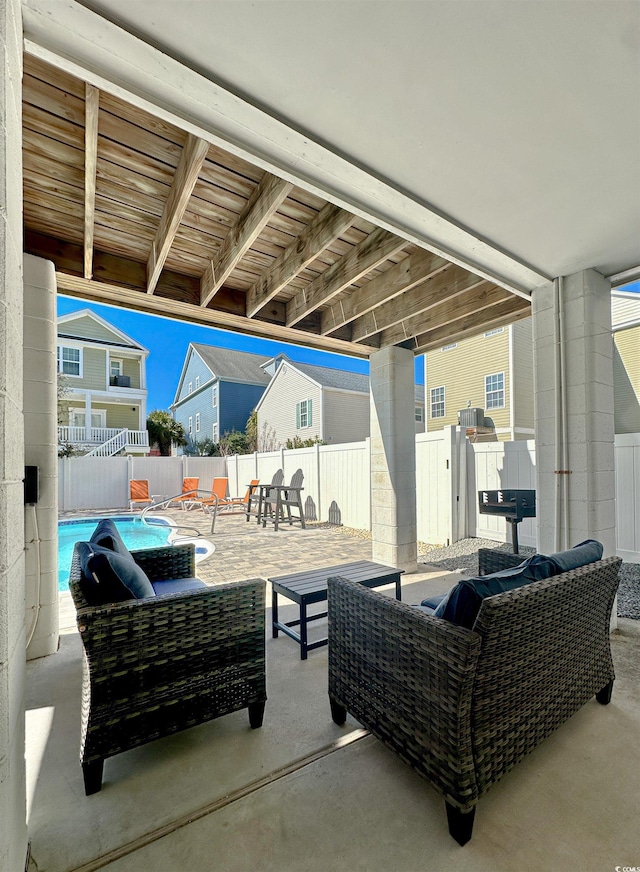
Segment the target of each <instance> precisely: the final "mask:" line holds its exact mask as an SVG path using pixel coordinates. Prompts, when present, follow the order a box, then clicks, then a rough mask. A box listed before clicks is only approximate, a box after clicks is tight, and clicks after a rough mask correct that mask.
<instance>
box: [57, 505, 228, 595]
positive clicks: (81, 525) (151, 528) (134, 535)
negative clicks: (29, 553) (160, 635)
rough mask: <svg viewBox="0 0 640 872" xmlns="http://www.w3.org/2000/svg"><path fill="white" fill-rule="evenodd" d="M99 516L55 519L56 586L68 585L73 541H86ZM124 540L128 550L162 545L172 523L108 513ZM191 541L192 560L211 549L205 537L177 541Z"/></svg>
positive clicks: (202, 556) (63, 588)
mask: <svg viewBox="0 0 640 872" xmlns="http://www.w3.org/2000/svg"><path fill="white" fill-rule="evenodd" d="M100 520H101V518H81V519H77V520H68V521H58V590H68V589H69V567H70V566H71V559H72V557H73V547H74V545H75V544H76V542H88V541H89V539H91V536H92V534H93V531H94V530H95V528H96V525H97V524H98V521H100ZM111 520H112V521H114V522H115V525H116V527H117V528H118V531H119V533H120V535H121V536H122V539H123V541H124V544H125V545H126V546H127V548H130V549H131V550H132V551H133V550H136V549H138V548H161V547H162V546H163V545H166V544H167V543H168V542H169V540H170V538H171V534H172V532H174V531H175V527H172V526H171V525H170V524H169V522H168V521H167V520H165V519H164V518H148V519H147V523H146V524H143V523H142V521H141V520H140V518H139V517H136V518H132V517H122V518H119V517H115V518H114V517H112V518H111ZM186 541H190V542H191V541H193V542H194V544H195V546H196V562H199V561H200V560H203V559H204V558H205V557H208V556H209V555H210V554H212V553H213V551H214V550H215V548H214V546H213V545H212V544H211V543H210V542H207V541H206V539H203V540H201V541H199V540H192V539H189V540H187V539H185V538H181V539H180V542H186Z"/></svg>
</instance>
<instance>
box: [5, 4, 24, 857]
mask: <svg viewBox="0 0 640 872" xmlns="http://www.w3.org/2000/svg"><path fill="white" fill-rule="evenodd" d="M0 55H1V56H2V63H1V64H0V434H1V438H0V869H2V870H3V872H23V870H24V867H25V861H26V856H27V824H26V778H25V761H24V743H25V732H24V718H25V620H24V603H25V581H24V511H23V504H24V499H23V484H22V478H23V475H24V450H23V426H22V133H21V128H22V125H21V117H22V114H21V113H22V92H21V77H22V13H21V4H20V0H4V2H2V3H0Z"/></svg>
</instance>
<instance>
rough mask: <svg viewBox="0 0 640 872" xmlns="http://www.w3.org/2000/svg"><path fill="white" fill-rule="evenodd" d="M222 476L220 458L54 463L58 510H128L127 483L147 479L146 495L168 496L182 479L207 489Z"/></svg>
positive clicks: (67, 460)
mask: <svg viewBox="0 0 640 872" xmlns="http://www.w3.org/2000/svg"><path fill="white" fill-rule="evenodd" d="M224 475H226V461H225V458H224V457H87V456H84V457H62V458H60V459H59V460H58V505H59V509H60V511H74V510H75V509H78V510H80V509H110V510H113V509H128V508H129V481H131V480H132V479H140V478H142V479H147V481H148V482H149V494H150V495H152V496H158V497H170V496H174V495H175V494H179V493H180V492H181V491H182V480H183V478H187V477H198V478H199V479H200V487H201V488H203V489H204V490H210V489H211V483H212V481H213V479H214V478H215V477H216V476H224Z"/></svg>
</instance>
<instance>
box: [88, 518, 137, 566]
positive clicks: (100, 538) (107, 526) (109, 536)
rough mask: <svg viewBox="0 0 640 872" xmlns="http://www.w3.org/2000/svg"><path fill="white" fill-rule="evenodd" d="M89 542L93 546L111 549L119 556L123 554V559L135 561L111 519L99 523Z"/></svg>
mask: <svg viewBox="0 0 640 872" xmlns="http://www.w3.org/2000/svg"><path fill="white" fill-rule="evenodd" d="M89 541H90V542H91V543H92V544H93V545H99V546H100V547H101V548H109V549H110V550H111V551H116V552H117V553H118V554H122V556H123V557H128V558H129V559H130V560H133V557H132V556H131V552H130V551H129V549H128V548H127V546H126V545H125V544H124V542H123V541H122V537H121V536H120V532H119V530H118V528H117V527H116V525H115V523H114V522H113V521H112V520H111V518H103V519H102V520H101V521H100V522H99V523H98V526H97V527H96V528H95V530H94V531H93V534H92V536H91V539H90V540H89Z"/></svg>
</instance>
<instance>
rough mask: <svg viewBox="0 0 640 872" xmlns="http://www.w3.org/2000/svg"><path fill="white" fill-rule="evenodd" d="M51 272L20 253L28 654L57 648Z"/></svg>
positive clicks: (30, 656) (39, 654)
mask: <svg viewBox="0 0 640 872" xmlns="http://www.w3.org/2000/svg"><path fill="white" fill-rule="evenodd" d="M57 423H58V422H57V360H56V276H55V270H54V267H53V264H52V263H51V262H50V261H46V260H42V259H41V258H38V257H33V256H32V255H29V254H27V255H25V256H24V452H25V457H24V462H25V464H28V465H33V466H37V467H38V469H39V474H40V494H39V499H38V503H37V505H35V506H26V507H25V513H26V515H25V544H26V551H25V562H26V566H25V572H26V609H27V643H28V648H27V659H30V660H31V659H34V658H36V657H44V656H45V655H46V654H53V653H55V651H57V650H58V627H59V620H58V433H57Z"/></svg>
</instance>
